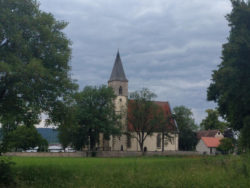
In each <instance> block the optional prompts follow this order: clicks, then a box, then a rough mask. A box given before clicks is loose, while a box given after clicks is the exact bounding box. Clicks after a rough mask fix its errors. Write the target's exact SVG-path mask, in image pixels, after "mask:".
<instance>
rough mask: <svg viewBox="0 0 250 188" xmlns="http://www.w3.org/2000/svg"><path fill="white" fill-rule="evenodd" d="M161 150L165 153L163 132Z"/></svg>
mask: <svg viewBox="0 0 250 188" xmlns="http://www.w3.org/2000/svg"><path fill="white" fill-rule="evenodd" d="M161 148H162V150H161V151H162V152H164V133H163V132H162V135H161Z"/></svg>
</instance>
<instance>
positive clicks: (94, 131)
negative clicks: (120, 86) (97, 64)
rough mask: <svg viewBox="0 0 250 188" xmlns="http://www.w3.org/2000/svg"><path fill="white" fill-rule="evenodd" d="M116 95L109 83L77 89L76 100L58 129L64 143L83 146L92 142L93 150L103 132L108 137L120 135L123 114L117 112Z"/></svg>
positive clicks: (77, 146)
mask: <svg viewBox="0 0 250 188" xmlns="http://www.w3.org/2000/svg"><path fill="white" fill-rule="evenodd" d="M115 97H116V96H115V94H114V92H113V89H112V88H108V87H106V86H100V87H91V86H86V87H85V88H84V89H83V91H82V92H79V93H77V94H76V96H75V103H74V104H72V105H71V106H69V107H66V108H65V109H64V111H65V116H62V120H61V122H63V123H62V125H60V126H59V129H58V130H59V140H60V142H61V143H62V144H63V145H64V147H65V146H67V145H68V144H72V145H73V146H74V147H75V148H76V149H78V150H80V149H82V148H83V147H84V146H87V145H90V149H92V150H93V149H95V147H96V144H97V143H98V142H99V136H100V134H103V136H104V138H105V139H107V140H109V138H110V135H119V134H120V123H119V122H120V115H119V114H116V112H115V106H114V99H115ZM66 112H67V113H66ZM66 114H67V115H66Z"/></svg>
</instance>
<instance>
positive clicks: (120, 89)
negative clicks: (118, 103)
mask: <svg viewBox="0 0 250 188" xmlns="http://www.w3.org/2000/svg"><path fill="white" fill-rule="evenodd" d="M119 95H122V86H120V87H119Z"/></svg>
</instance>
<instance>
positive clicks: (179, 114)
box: [173, 106, 198, 151]
mask: <svg viewBox="0 0 250 188" xmlns="http://www.w3.org/2000/svg"><path fill="white" fill-rule="evenodd" d="M173 112H174V114H175V120H176V122H177V125H178V129H179V149H180V150H183V151H188V150H194V149H195V146H196V144H197V142H198V140H197V137H196V131H197V129H198V127H197V125H196V124H195V121H194V118H193V113H192V111H191V110H190V109H188V108H187V107H185V106H176V107H174V109H173Z"/></svg>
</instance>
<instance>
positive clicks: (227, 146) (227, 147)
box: [218, 138, 234, 154]
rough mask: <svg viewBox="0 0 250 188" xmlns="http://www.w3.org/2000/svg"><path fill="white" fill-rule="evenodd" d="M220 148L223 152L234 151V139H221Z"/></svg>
mask: <svg viewBox="0 0 250 188" xmlns="http://www.w3.org/2000/svg"><path fill="white" fill-rule="evenodd" d="M218 150H219V151H221V153H222V154H228V153H232V152H233V151H234V144H233V139H231V138H223V139H222V140H221V141H220V145H219V147H218Z"/></svg>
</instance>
